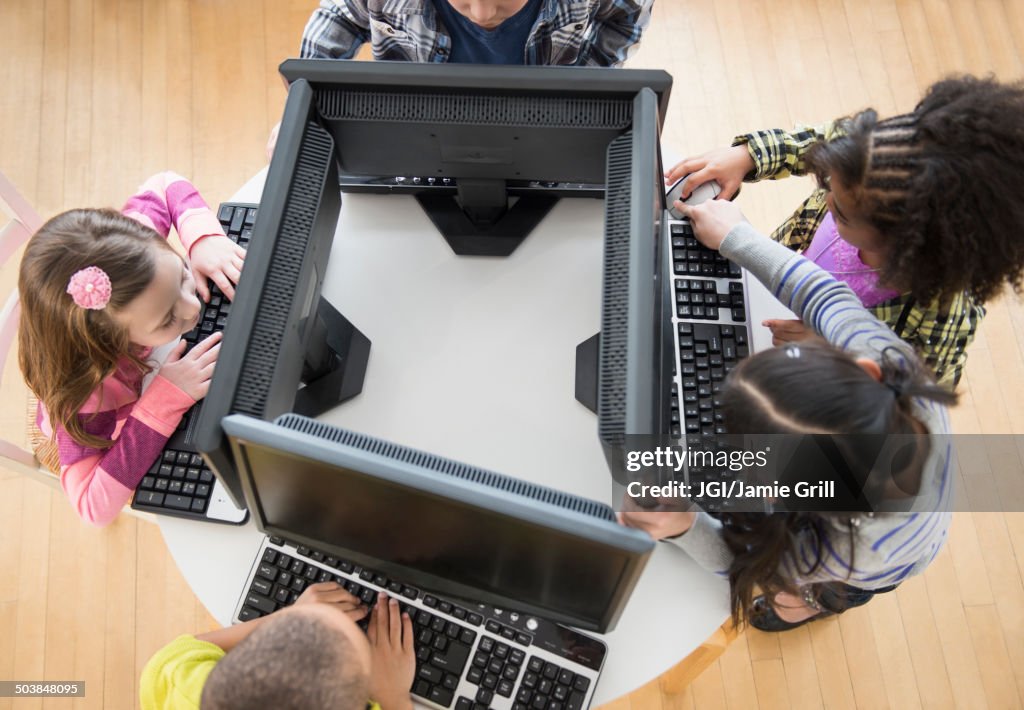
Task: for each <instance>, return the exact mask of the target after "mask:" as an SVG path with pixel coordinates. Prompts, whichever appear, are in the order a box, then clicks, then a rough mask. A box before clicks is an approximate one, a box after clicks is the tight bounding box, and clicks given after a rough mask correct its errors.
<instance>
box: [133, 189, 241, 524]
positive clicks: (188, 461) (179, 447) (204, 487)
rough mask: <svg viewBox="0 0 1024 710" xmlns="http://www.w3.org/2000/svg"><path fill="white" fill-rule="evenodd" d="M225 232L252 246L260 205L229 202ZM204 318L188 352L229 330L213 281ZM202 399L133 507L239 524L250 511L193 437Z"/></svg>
mask: <svg viewBox="0 0 1024 710" xmlns="http://www.w3.org/2000/svg"><path fill="white" fill-rule="evenodd" d="M217 218H218V220H219V221H220V223H221V226H222V227H224V232H225V233H226V234H227V235H228V237H229V238H230V239H231V240H232V241H234V242H235V243H237V244H239V245H241V246H243V247H248V246H249V241H250V240H251V239H252V227H253V224H254V223H255V222H256V205H249V204H233V203H228V202H225V203H223V204H222V205H221V206H220V209H218V210H217ZM202 308H203V312H202V317H201V318H200V319H199V322H198V323H197V324H196V327H195V328H194V329H192V330H190V331H189V332H188V333H185V335H183V336H182V339H183V340H184V341H185V342H186V343H188V345H187V346H186V352H188V350H191V349H192V348H193V347H195V345H196V343H198V342H199V341H200V340H203V339H204V338H207V337H208V336H210V335H211V334H213V333H216V332H219V331H222V330H224V326H225V325H227V321H228V315H229V314H230V313H231V302H230V301H229V300H228V298H227V296H225V295H224V294H223V293H221V291H220V289H219V288H217V286H216V285H215V284H213V283H212V282H211V283H210V302H209V303H205V304H203V306H202ZM201 407H202V402H199V403H197V404H196V405H195V406H193V407H192V408H191V409H189V410H188V411H187V412H185V414H184V416H182V418H181V422H180V423H179V424H178V429H177V431H176V432H175V433H174V434H173V435H172V436H171V438H170V439H169V440H168V442H167V446H165V447H164V450H163V453H162V454H161V455H160V456H158V457H157V459H156V461H154V462H153V465H152V466H151V467H150V469H149V472H148V473H147V474H146V475H145V477H143V479H142V481H141V482H140V483H139V487H138V488H137V489H136V491H135V497H134V498H133V499H132V508H134V509H136V510H143V511H146V512H148V513H159V514H163V515H174V516H177V517H185V518H194V519H197V520H208V521H211V522H219V523H228V524H232V525H239V524H241V523H243V522H245V520H246V518H247V517H248V512H247V511H245V510H239V509H238V508H236V507H235V506H234V504H233V503H231V500H230V499H229V498H228V496H227V494H226V493H225V491H224V490H223V488H222V486H221V484H220V483H219V482H218V481H217V479H216V478H215V477H214V475H213V473H212V472H211V471H210V469H209V468H208V467H207V466H206V464H205V462H204V461H203V458H202V457H201V456H200V455H199V454H197V453H196V451H195V446H194V445H193V443H192V442H193V439H194V435H195V427H196V425H197V423H198V421H199V412H200V409H201Z"/></svg>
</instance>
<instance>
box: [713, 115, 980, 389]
mask: <svg viewBox="0 0 1024 710" xmlns="http://www.w3.org/2000/svg"><path fill="white" fill-rule="evenodd" d="M836 135H839V129H838V127H837V125H836V122H834V121H833V122H830V123H826V124H824V125H821V126H797V127H796V128H795V129H794V130H793V131H784V130H781V129H770V130H766V131H757V132H756V133H748V134H746V135H743V136H737V137H736V138H735V139H734V140H733V145H746V146H747V150H748V151H749V153H750V157H751V158H752V159H753V160H754V166H755V167H754V170H753V172H752V173H750V174H749V175H747V177H746V179H745V181H746V182H757V181H758V180H764V179H768V180H778V179H779V178H784V177H789V176H790V175H805V174H806V173H807V166H806V164H805V163H804V156H805V155H806V153H807V150H808V149H809V148H810V147H811V146H812V145H814V144H815V143H817V142H818V141H823V140H829V139H831V138H833V137H835V136H836ZM826 194H827V193H826V191H825V190H822V189H817V190H815V191H814V192H813V193H812V194H811V196H810V197H808V198H807V199H806V200H804V202H803V204H801V205H800V206H799V207H798V208H797V210H796V211H795V212H794V213H793V214H792V216H790V217H789V219H787V220H786V221H785V222H783V223H782V225H781V226H780V227H779V228H778V229H776V230H775V231H774V232H773V233H772V239H774V240H775V241H777V242H780V243H782V244H784V245H786V246H787V247H789V248H790V249H792V250H794V251H798V252H802V251H803V250H804V249H806V248H807V247H808V246H809V245H810V243H811V240H812V239H813V238H814V233H815V232H816V231H817V230H818V226H819V225H820V224H821V222H822V220H823V219H824V218H825V213H826V211H827V209H828V208H827V206H826V204H825V195H826ZM869 310H870V311H871V312H872V313H874V314H875V317H876V318H878V320H880V321H882V322H883V323H885V324H886V325H888V326H889V327H890V328H892V330H893V332H895V333H896V335H898V336H899V337H900V338H902V339H903V340H905V341H907V342H908V343H910V344H911V345H913V346H914V348H916V349H917V351H918V353H920V355H921V358H922V359H923V360H924V362H925V364H926V365H927V366H928V367H930V368H931V370H932V372H933V373H934V374H935V379H936V380H937V381H938V382H939V383H940V384H943V385H945V386H947V387H949V388H950V389H953V388H954V387H956V385H957V383H958V382H959V381H960V376H961V375H962V374H963V370H964V364H965V363H966V362H967V352H966V351H967V346H968V345H970V343H971V341H972V340H974V334H975V333H976V332H977V329H978V324H979V323H981V319H982V318H984V317H985V307H984V305H982V304H981V303H977V302H976V301H975V300H974V299H973V298H971V297H970V296H969V295H967V294H966V293H959V294H957V295H956V296H954V297H953V298H951V299H950V301H949V303H946V304H941V303H940V302H939V301H938V300H935V301H933V302H932V303H927V304H921V303H919V302H918V301H917V299H915V298H914V296H913V295H912V294H909V293H905V294H903V295H901V296H898V297H896V298H892V299H890V300H888V301H883V302H882V303H879V304H878V305H876V306H872V307H871V308H869Z"/></svg>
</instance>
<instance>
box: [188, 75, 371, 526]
mask: <svg viewBox="0 0 1024 710" xmlns="http://www.w3.org/2000/svg"><path fill="white" fill-rule="evenodd" d="M336 150H337V149H336V146H335V142H334V138H333V137H332V136H331V134H330V133H329V132H327V131H326V130H324V128H323V126H322V125H321V123H320V121H319V118H318V115H317V111H316V105H315V101H314V95H313V91H312V89H310V87H309V86H308V85H307V84H306V83H305V82H296V83H295V84H294V85H293V86H292V87H291V90H290V91H289V94H288V102H287V105H286V106H285V112H284V117H283V119H282V121H281V130H280V133H279V135H278V140H277V148H276V149H275V153H274V159H273V161H272V162H271V164H270V169H269V172H268V174H267V181H266V185H265V187H264V188H263V197H262V198H261V200H260V207H259V212H258V214H257V217H256V223H255V224H254V225H253V236H252V240H251V241H250V243H249V248H248V251H247V253H246V257H245V268H244V269H243V270H242V277H241V279H240V280H239V284H238V289H237V290H236V293H235V299H234V302H233V303H232V306H231V315H230V316H229V318H228V322H227V325H226V327H225V329H224V339H223V342H222V344H221V351H220V355H219V357H218V359H217V368H216V371H215V373H214V377H213V381H212V382H211V385H210V391H209V393H208V394H207V395H206V399H205V400H204V403H203V408H202V413H201V415H200V418H199V422H198V424H197V427H196V448H197V450H198V451H199V452H200V453H201V454H202V455H203V456H204V458H205V459H206V461H207V463H208V464H209V466H210V468H211V469H213V471H214V472H215V473H216V475H217V477H218V478H219V479H220V480H221V482H223V484H224V487H225V488H226V489H227V491H228V494H229V495H230V496H231V498H232V500H233V501H234V503H235V505H237V506H239V507H241V506H244V505H245V498H244V496H243V493H242V488H241V482H240V480H239V478H238V474H237V471H235V469H234V466H233V462H232V460H231V451H230V447H229V446H228V443H227V440H226V439H225V438H224V434H223V431H222V430H221V426H220V423H221V420H222V419H223V418H224V417H225V416H227V415H228V414H233V413H243V414H249V415H251V416H254V417H260V418H263V419H273V418H274V417H276V416H278V415H280V414H284V413H285V412H291V411H297V412H300V413H302V414H307V415H311V416H315V415H318V414H321V413H323V412H325V411H327V410H328V409H331V408H332V407H334V406H336V405H337V404H339V403H340V402H342V401H344V400H346V399H349V398H351V397H354V396H355V395H357V394H359V392H361V391H362V386H363V378H364V376H365V374H366V365H367V360H368V358H369V353H370V341H369V339H368V338H367V337H366V336H365V335H363V333H362V332H361V331H360V330H359V329H358V328H356V327H355V326H354V325H353V324H352V323H351V322H350V321H349V320H348V319H347V318H345V317H344V316H343V315H342V314H341V313H340V312H338V310H337V309H335V308H334V307H333V306H332V305H331V304H330V303H328V302H327V301H326V300H325V299H323V298H321V296H320V290H321V285H322V283H323V277H324V272H325V271H326V270H327V262H328V258H329V256H330V253H331V246H332V244H333V243H334V237H335V231H336V230H337V224H338V213H339V211H340V209H341V194H340V193H339V191H338V173H337V161H336V157H335V153H336ZM302 384H304V386H302V387H301V389H300V385H302Z"/></svg>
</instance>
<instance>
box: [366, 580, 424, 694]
mask: <svg viewBox="0 0 1024 710" xmlns="http://www.w3.org/2000/svg"><path fill="white" fill-rule="evenodd" d="M366 635H367V636H368V637H369V639H370V652H371V653H372V655H373V660H372V662H371V667H370V697H371V698H373V699H374V700H376V701H377V703H379V704H380V706H381V707H382V708H387V709H388V710H391V708H396V709H398V710H404V709H405V708H409V709H411V708H412V706H413V705H412V698H411V697H410V696H409V691H410V689H411V688H412V681H413V678H414V677H415V675H416V649H415V647H414V646H413V632H412V619H410V618H409V615H408V614H405V613H403V612H402V611H401V609H400V607H399V606H398V601H397V600H396V599H389V598H388V596H387V595H386V594H379V595H377V604H376V605H375V606H374V607H373V615H372V616H371V617H370V625H369V626H368V627H367V629H366Z"/></svg>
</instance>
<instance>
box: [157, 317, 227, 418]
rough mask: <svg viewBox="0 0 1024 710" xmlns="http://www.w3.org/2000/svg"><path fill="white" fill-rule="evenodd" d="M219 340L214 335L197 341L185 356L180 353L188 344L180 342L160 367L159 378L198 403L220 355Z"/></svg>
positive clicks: (207, 387)
mask: <svg viewBox="0 0 1024 710" xmlns="http://www.w3.org/2000/svg"><path fill="white" fill-rule="evenodd" d="M220 339H221V334H220V333H214V334H213V335H211V336H210V337H208V338H206V339H204V340H201V341H199V343H197V344H196V346H195V347H194V348H192V349H191V350H189V351H188V353H187V354H186V355H182V353H184V352H185V348H186V346H187V345H188V343H186V342H185V341H184V340H182V341H181V342H180V343H178V345H177V347H175V348H174V350H173V351H171V354H170V355H169V356H168V357H167V361H166V362H165V363H164V364H163V365H162V366H161V367H160V376H161V377H163V378H164V379H165V380H167V381H168V382H170V383H171V384H173V385H174V386H175V387H177V388H178V389H180V390H181V391H182V392H184V393H185V394H187V395H188V396H189V397H191V398H192V399H194V400H196V401H197V402H198V401H199V400H201V399H202V398H203V397H205V396H206V393H207V392H208V391H209V389H210V378H212V377H213V368H214V366H215V365H216V364H217V355H218V354H220Z"/></svg>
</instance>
